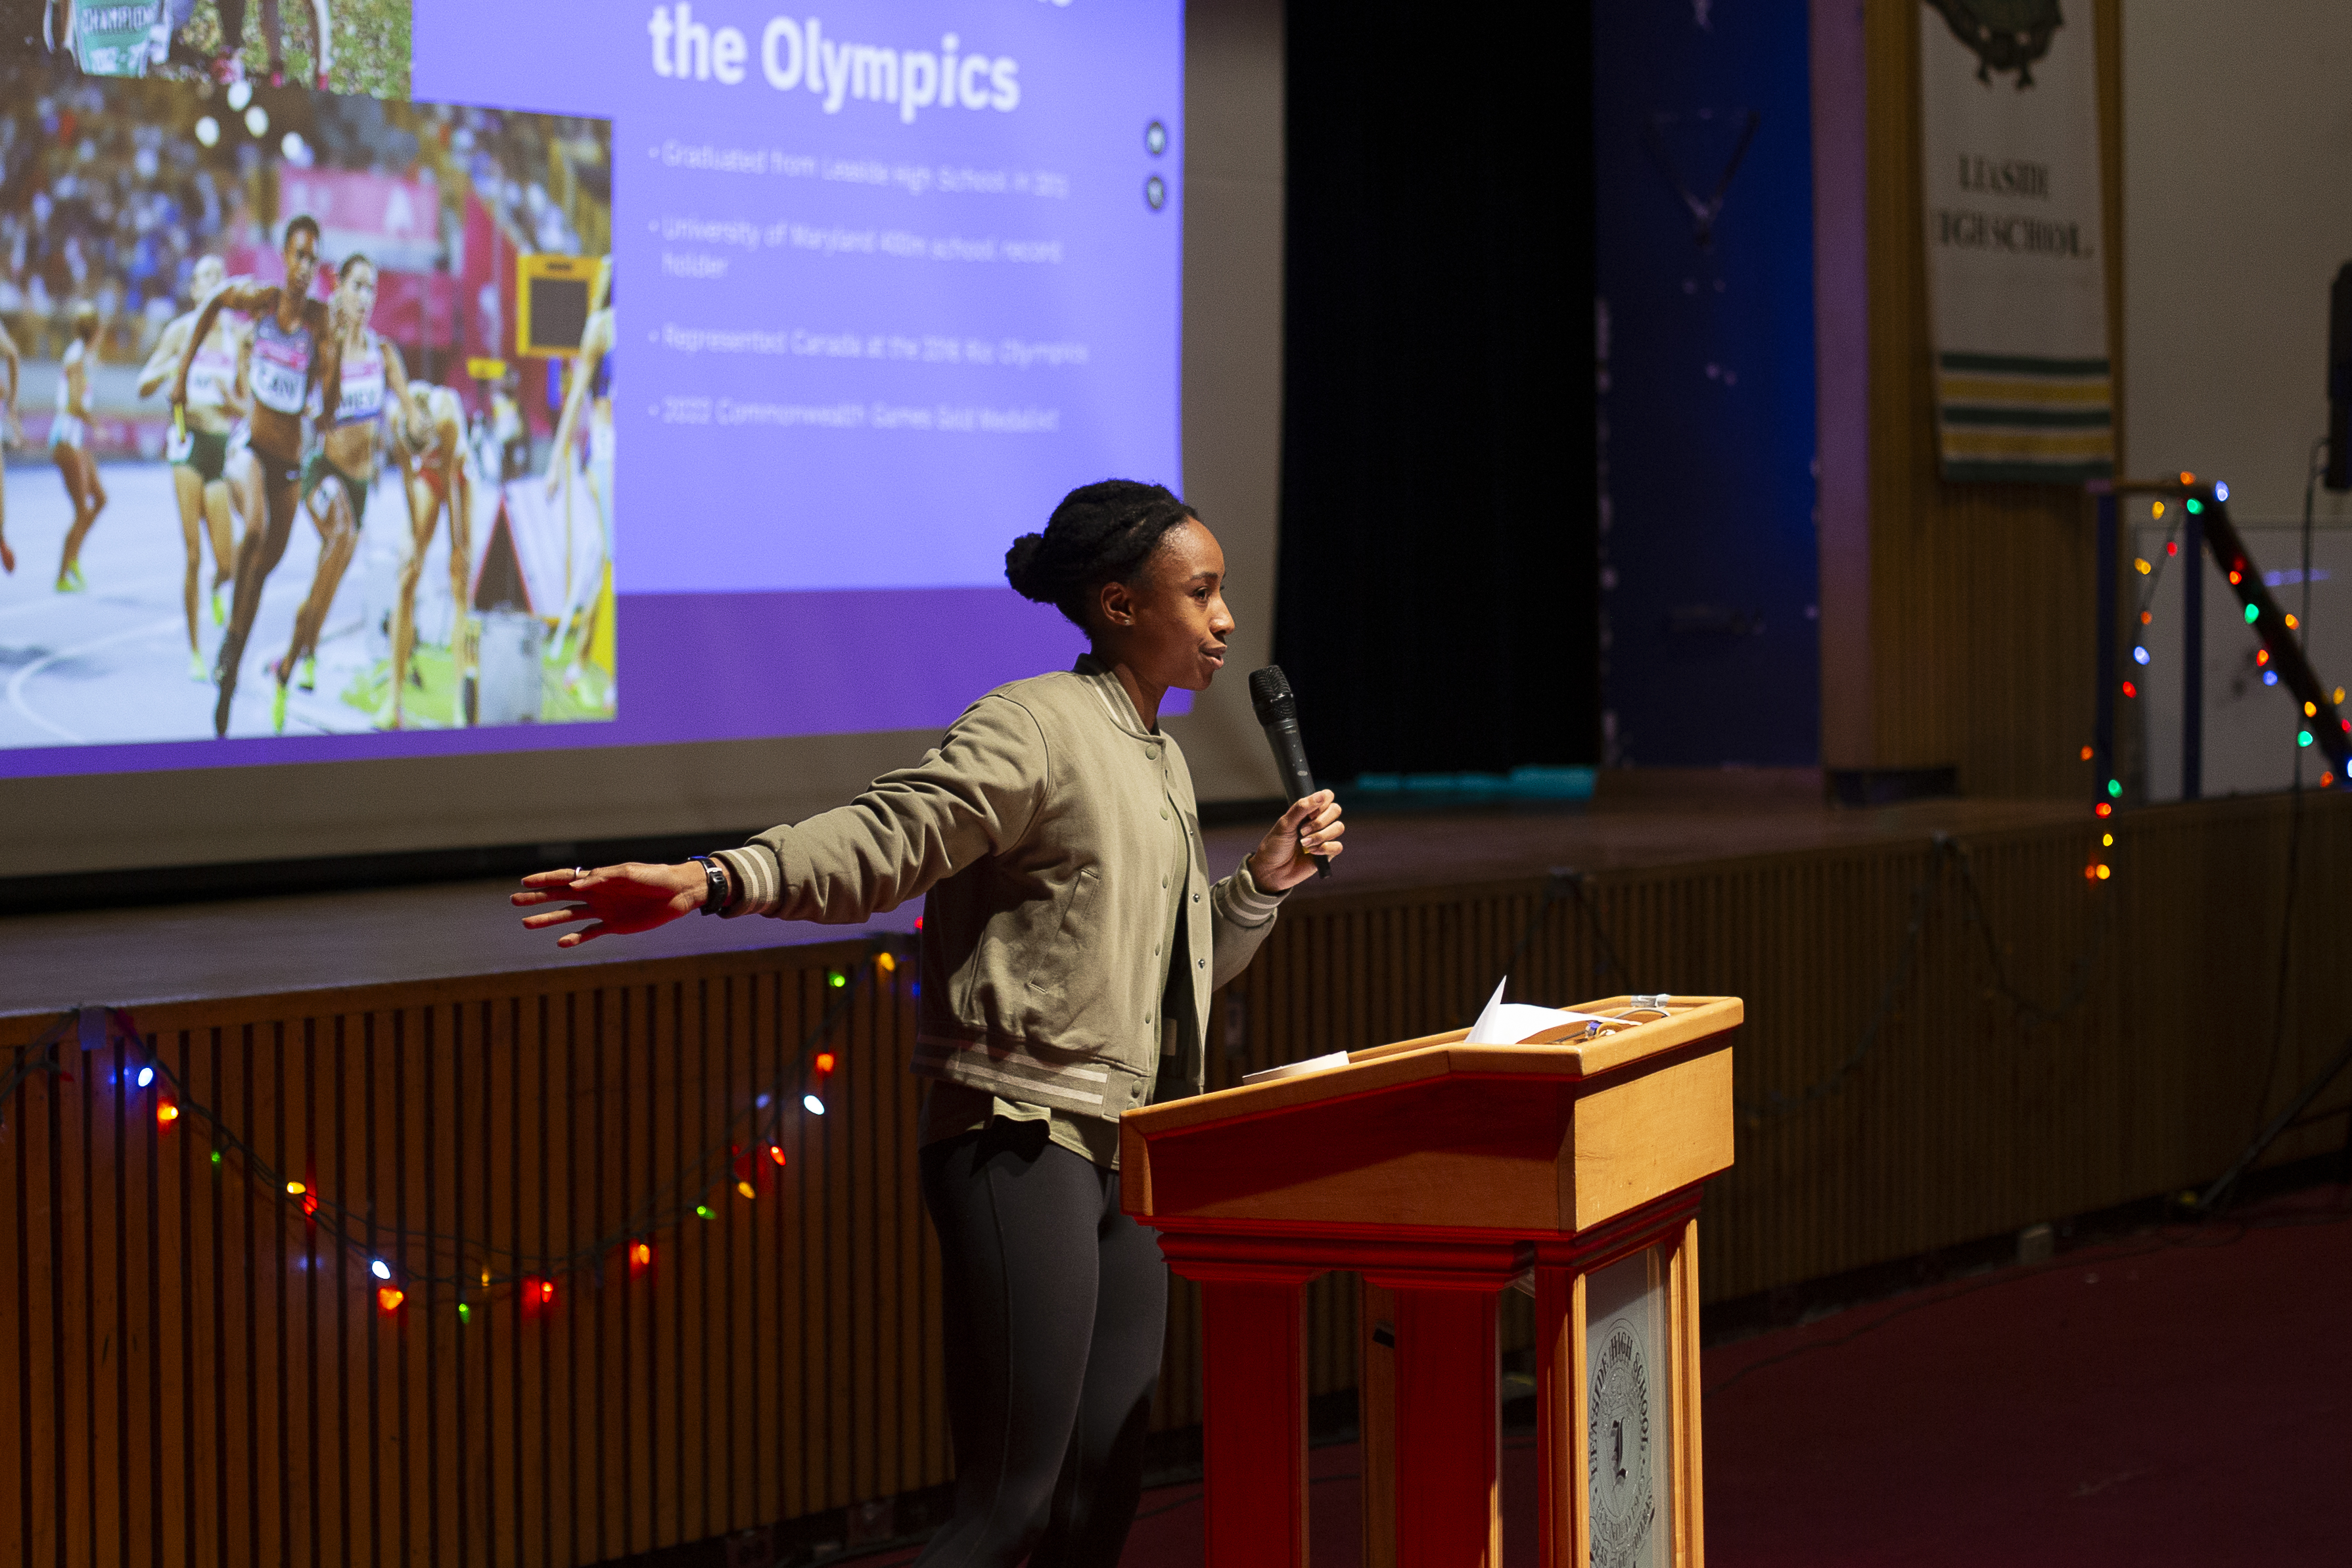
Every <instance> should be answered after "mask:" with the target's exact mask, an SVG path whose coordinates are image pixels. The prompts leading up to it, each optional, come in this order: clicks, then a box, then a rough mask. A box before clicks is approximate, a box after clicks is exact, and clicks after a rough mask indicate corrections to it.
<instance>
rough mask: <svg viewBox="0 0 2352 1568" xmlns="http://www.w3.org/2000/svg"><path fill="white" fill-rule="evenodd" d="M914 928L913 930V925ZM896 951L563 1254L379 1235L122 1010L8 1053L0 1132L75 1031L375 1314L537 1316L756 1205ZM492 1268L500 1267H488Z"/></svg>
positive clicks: (841, 980)
mask: <svg viewBox="0 0 2352 1568" xmlns="http://www.w3.org/2000/svg"><path fill="white" fill-rule="evenodd" d="M917 929H918V930H919V929H921V927H920V922H919V921H918V922H917ZM897 945H898V939H896V938H892V937H887V936H877V937H875V938H873V939H871V940H870V941H869V942H868V943H867V946H866V952H865V954H864V955H863V957H862V958H861V959H860V960H859V961H858V962H857V963H854V964H851V965H849V966H847V967H846V968H835V969H829V970H827V971H826V973H825V983H826V985H827V986H828V987H829V988H830V989H832V990H833V991H835V992H836V993H838V994H837V995H835V997H834V999H833V1000H832V1001H831V1002H830V1003H829V1004H828V1005H827V1006H826V1008H825V1011H824V1016H822V1017H821V1018H819V1019H818V1021H817V1023H816V1025H815V1026H814V1027H813V1028H811V1029H810V1030H809V1032H808V1033H807V1034H806V1035H805V1036H803V1037H802V1039H801V1041H800V1044H799V1045H798V1047H796V1048H795V1049H794V1050H793V1053H792V1055H791V1056H790V1057H789V1058H786V1059H785V1060H784V1061H783V1062H782V1064H780V1065H779V1067H778V1068H777V1070H776V1072H775V1073H774V1075H773V1076H772V1078H771V1079H769V1080H768V1083H767V1085H766V1087H765V1088H764V1089H761V1091H760V1092H758V1093H756V1094H754V1095H753V1096H752V1097H751V1100H749V1101H748V1102H747V1103H746V1104H744V1105H743V1106H742V1107H740V1108H739V1109H738V1110H735V1111H734V1112H732V1113H731V1114H730V1116H729V1117H728V1120H727V1121H726V1123H725V1124H724V1125H723V1126H722V1127H721V1128H720V1130H719V1134H718V1136H717V1137H716V1138H714V1139H713V1140H712V1141H711V1142H709V1143H708V1144H706V1145H704V1146H703V1147H702V1148H701V1149H699V1150H698V1151H696V1152H695V1153H694V1154H693V1155H692V1156H691V1157H689V1158H688V1159H687V1160H686V1161H684V1162H683V1163H681V1165H680V1167H679V1168H678V1170H677V1172H676V1173H674V1174H672V1175H671V1176H670V1177H669V1178H668V1179H667V1181H665V1182H663V1183H662V1184H660V1185H659V1186H658V1187H656V1189H655V1190H654V1191H653V1193H652V1194H649V1195H648V1196H647V1197H646V1199H645V1200H644V1202H642V1203H641V1204H640V1205H638V1206H637V1207H636V1208H635V1210H634V1211H633V1212H632V1213H631V1214H630V1215H629V1216H628V1217H627V1218H626V1219H625V1220H624V1221H623V1222H622V1223H621V1224H620V1225H618V1226H615V1227H614V1228H613V1229H612V1230H610V1231H608V1232H606V1233H605V1234H604V1235H603V1236H601V1237H597V1238H595V1239H594V1240H593V1241H590V1242H587V1243H585V1244H583V1245H582V1246H580V1247H573V1248H571V1249H570V1250H568V1251H564V1252H558V1253H529V1252H525V1251H522V1250H520V1249H519V1248H515V1247H499V1246H497V1245H495V1244H493V1243H490V1242H488V1241H487V1240H484V1241H476V1240H473V1239H470V1238H468V1237H466V1236H464V1235H462V1234H457V1235H451V1234H447V1233H444V1232H437V1231H424V1230H416V1229H409V1228H404V1227H401V1226H383V1225H380V1224H377V1223H375V1222H374V1221H373V1220H371V1219H370V1218H369V1217H367V1216H366V1215H361V1214H357V1213H354V1212H353V1211H352V1210H351V1209H349V1208H346V1207H345V1206H344V1205H342V1204H341V1202H339V1201H337V1200H336V1199H335V1197H334V1196H333V1195H332V1194H326V1193H322V1192H320V1190H319V1189H318V1188H317V1186H316V1185H314V1184H311V1183H309V1182H306V1181H304V1180H302V1179H299V1178H298V1177H293V1176H289V1175H287V1174H285V1173H281V1172H279V1171H277V1170H275V1169H274V1168H272V1166H271V1165H270V1163H269V1162H268V1161H267V1160H266V1159H264V1158H263V1157H262V1156H261V1154H260V1153H259V1152H258V1151H257V1150H256V1149H255V1148H254V1147H253V1145H252V1144H251V1143H249V1142H247V1141H246V1139H245V1138H244V1137H243V1136H242V1135H241V1134H239V1133H238V1132H237V1131H236V1129H234V1128H232V1127H230V1126H229V1125H228V1124H227V1122H226V1121H225V1120H223V1118H222V1117H221V1116H220V1115H219V1113H218V1112H216V1111H215V1110H213V1109H212V1108H211V1107H210V1106H208V1105H206V1104H205V1103H204V1102H203V1101H202V1100H198V1099H197V1098H196V1097H195V1096H194V1095H193V1094H192V1093H190V1092H189V1091H188V1088H187V1085H186V1084H185V1083H184V1081H183V1080H182V1079H181V1078H180V1076H179V1075H178V1074H177V1073H176V1072H174V1071H173V1068H172V1067H171V1065H170V1064H169V1063H168V1062H166V1061H164V1060H163V1058H162V1057H161V1056H160V1055H158V1054H156V1052H155V1047H154V1044H153V1042H152V1037H149V1036H147V1035H146V1034H144V1033H143V1032H142V1030H141V1029H140V1028H139V1026H138V1021H137V1020H136V1018H134V1017H133V1016H132V1015H131V1012H130V1011H129V1010H128V1009H126V1008H120V1007H109V1008H102V1009H101V1008H78V1009H75V1010H73V1011H70V1012H68V1013H66V1014H65V1015H63V1016H61V1017H60V1018H59V1019H58V1021H57V1022H56V1023H55V1024H52V1025H51V1026H49V1027H48V1028H47V1030H45V1031H44V1032H43V1033H42V1034H41V1035H40V1036H39V1037H37V1038H36V1039H34V1040H33V1041H32V1042H31V1043H30V1044H29V1045H26V1046H25V1047H21V1048H19V1049H18V1051H17V1053H16V1061H15V1063H14V1064H12V1065H11V1066H10V1067H9V1068H8V1069H7V1071H6V1072H5V1074H0V1126H5V1113H6V1110H7V1107H8V1104H9V1102H10V1100H11V1099H12V1098H13V1096H14V1095H15V1094H16V1091H17V1090H18V1089H21V1088H22V1087H23V1086H24V1084H25V1083H26V1082H27V1081H29V1080H30V1079H31V1078H32V1077H33V1076H34V1075H35V1074H36V1073H40V1072H48V1073H51V1074H55V1075H57V1076H58V1077H61V1078H64V1079H68V1080H70V1079H71V1078H72V1074H70V1073H68V1072H67V1071H66V1070H65V1068H63V1066H62V1065H61V1064H60V1063H59V1062H58V1060H57V1052H58V1047H59V1046H60V1045H61V1044H62V1043H63V1042H64V1041H65V1039H66V1038H67V1037H68V1036H71V1035H75V1034H77V1033H79V1036H80V1037H81V1041H82V1045H83V1047H84V1048H85V1049H96V1048H100V1047H106V1046H112V1045H117V1044H123V1045H128V1046H130V1047H132V1048H133V1049H136V1050H138V1051H140V1052H141V1053H142V1056H141V1057H140V1058H139V1059H138V1060H137V1063H136V1065H135V1066H133V1067H128V1068H125V1069H124V1072H123V1073H122V1075H121V1077H122V1078H127V1079H129V1080H130V1084H129V1087H128V1088H126V1089H124V1092H125V1093H131V1094H144V1093H147V1092H149V1091H150V1090H152V1093H153V1114H154V1118H155V1125H156V1131H157V1133H158V1135H159V1136H161V1135H163V1134H164V1133H167V1132H170V1131H174V1130H176V1129H178V1128H179V1127H180V1124H181V1123H183V1122H201V1123H203V1124H204V1125H205V1126H206V1127H207V1128H208V1129H209V1130H210V1133H211V1144H212V1148H211V1160H212V1163H213V1165H214V1166H215V1168H216V1169H226V1168H227V1167H228V1165H229V1163H231V1162H232V1161H234V1162H235V1163H236V1166H237V1168H238V1169H240V1170H241V1171H242V1172H243V1173H245V1174H246V1175H247V1177H248V1178H249V1179H251V1180H252V1181H253V1182H255V1183H256V1184H257V1185H259V1186H261V1187H262V1188H263V1189H264V1190H266V1191H268V1193H269V1194H272V1195H273V1196H274V1197H275V1198H277V1199H278V1201H280V1202H283V1203H285V1204H287V1205H289V1206H290V1207H292V1208H295V1209H297V1210H299V1212H300V1214H301V1215H302V1218H303V1221H304V1223H305V1224H306V1225H307V1226H310V1228H311V1230H312V1231H313V1232H314V1233H317V1234H320V1235H323V1236H324V1237H326V1238H327V1239H328V1240H329V1241H330V1242H331V1244H333V1245H334V1246H337V1247H342V1248H343V1249H344V1250H345V1251H346V1252H347V1253H348V1254H350V1255H351V1256H352V1257H353V1258H357V1259H359V1260H360V1261H361V1262H362V1263H363V1264H364V1266H365V1268H366V1269H367V1273H368V1275H369V1277H370V1278H372V1279H373V1280H374V1281H375V1282H376V1305H377V1308H378V1310H381V1311H383V1312H384V1313H387V1314H390V1313H394V1312H397V1311H399V1310H401V1309H402V1307H403V1306H404V1304H405V1303H406V1301H407V1300H408V1296H409V1292H410V1291H411V1290H413V1289H415V1288H417V1287H420V1286H447V1287H450V1288H453V1289H455V1290H456V1292H457V1298H458V1300H457V1316H458V1318H459V1320H460V1321H466V1320H469V1319H470V1318H471V1317H472V1315H473V1309H474V1308H475V1307H476V1306H478V1305H482V1304H486V1303H487V1302H488V1301H489V1300H492V1299H493V1298H495V1297H496V1296H498V1295H499V1294H500V1293H502V1292H504V1291H505V1290H507V1289H509V1288H516V1289H520V1294H521V1296H522V1299H523V1300H524V1302H525V1303H526V1304H527V1305H529V1306H531V1307H534V1308H546V1307H550V1306H551V1305H552V1304H553V1303H554V1302H555V1300H556V1299H557V1295H558V1287H559V1284H560V1283H562V1282H568V1281H570V1280H572V1279H576V1278H579V1277H582V1276H591V1277H601V1275H602V1273H603V1270H604V1260H605V1259H606V1258H608V1257H610V1256H611V1255H612V1254H614V1253H615V1252H620V1253H622V1254H623V1255H624V1257H625V1258H626V1260H627V1263H628V1267H629V1270H630V1272H631V1273H632V1274H636V1273H642V1272H643V1271H644V1270H645V1269H646V1268H649V1267H650V1266H651V1265H652V1262H653V1243H654V1240H655V1238H656V1237H659V1236H661V1235H662V1234H664V1233H666V1232H668V1231H672V1230H675V1229H677V1228H678V1227H681V1226H685V1225H686V1224H687V1223H688V1222H689V1221H695V1220H710V1219H714V1218H716V1217H717V1211H716V1209H715V1208H714V1207H713V1206H712V1200H713V1199H714V1198H716V1197H718V1196H719V1195H720V1194H722V1193H723V1192H725V1191H730V1190H731V1191H732V1192H733V1193H734V1194H736V1195H738V1196H739V1197H741V1198H743V1199H744V1200H746V1201H756V1200H757V1199H758V1197H759V1195H760V1193H759V1182H758V1176H759V1173H760V1170H761V1166H762V1165H763V1164H764V1165H766V1166H768V1167H770V1168H772V1169H775V1170H782V1169H784V1168H785V1167H786V1166H787V1164H788V1163H789V1162H788V1158H787V1156H786V1154H785V1152H784V1148H783V1143H782V1127H783V1118H784V1117H785V1116H786V1115H787V1114H788V1113H789V1112H790V1111H791V1110H793V1109H795V1108H797V1109H798V1110H801V1111H802V1112H803V1113H805V1114H807V1115H810V1116H823V1115H824V1114H825V1113H826V1110H827V1092H826V1091H827V1089H829V1087H830V1085H831V1082H832V1078H833V1073H834V1069H835V1066H836V1065H837V1061H838V1058H837V1057H836V1056H835V1053H834V1052H833V1051H832V1050H830V1049H818V1048H817V1047H820V1046H822V1045H823V1044H824V1042H825V1041H826V1040H827V1039H828V1038H829V1037H831V1036H832V1034H833V1032H834V1030H835V1029H836V1028H837V1027H839V1026H840V1024H841V1022H842V1020H843V1019H844V1018H845V1016H847V1015H848V1012H849V1009H850V1008H851V1006H852V1005H855V1003H856V992H855V991H853V990H852V989H851V980H852V977H853V975H854V974H855V973H857V972H860V971H863V972H864V973H866V974H867V975H869V976H872V977H875V978H877V979H878V978H882V977H887V976H888V975H890V974H892V973H895V972H896V971H897V969H898V953H897V952H896V947H897ZM118 1081H120V1080H118ZM795 1088H797V1089H799V1091H800V1092H799V1093H798V1095H797V1096H796V1097H795V1096H794V1095H793V1089H795ZM739 1129H740V1130H741V1131H739ZM745 1134H748V1139H747V1137H746V1136H745ZM419 1251H421V1252H422V1253H423V1254H424V1255H425V1264H424V1266H423V1267H418V1266H417V1264H416V1262H415V1254H416V1253H418V1252H419ZM445 1252H446V1253H447V1254H449V1255H450V1256H452V1257H453V1258H454V1259H455V1262H456V1266H455V1267H450V1268H442V1267H440V1266H439V1263H438V1256H437V1255H439V1254H442V1253H445ZM469 1258H470V1259H472V1260H474V1262H473V1263H472V1264H471V1265H469V1264H468V1263H467V1260H468V1259H469ZM492 1259H496V1260H499V1262H500V1263H502V1264H503V1265H504V1267H502V1268H494V1267H491V1266H490V1260H492Z"/></svg>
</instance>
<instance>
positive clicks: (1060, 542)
mask: <svg viewBox="0 0 2352 1568" xmlns="http://www.w3.org/2000/svg"><path fill="white" fill-rule="evenodd" d="M1185 521H1198V520H1197V519H1195V518H1194V517H1193V515H1192V508H1190V507H1188V506H1186V505H1185V504H1184V503H1183V502H1182V501H1181V500H1177V499H1176V497H1175V495H1174V494H1173V493H1172V492H1171V491H1170V490H1169V489H1168V488H1167V487H1166V486H1164V485H1147V484H1141V483H1139V482H1138V481H1136V480H1134V479H1104V480H1102V481H1100V482H1099V483H1097V484H1091V485H1081V486H1079V487H1078V488H1077V489H1074V490H1072V491H1071V492H1070V493H1069V494H1068V495H1066V496H1064V497H1063V498H1062V504H1061V505H1059V506H1057V507H1055V509H1054V515H1053V516H1052V517H1050V518H1048V519H1046V520H1045V532H1043V533H1024V534H1023V535H1022V536H1021V537H1020V538H1018V539H1016V540H1014V541H1013V548H1012V549H1010V550H1008V551H1006V552H1004V580H1005V581H1006V582H1008V583H1010V584H1013V591H1014V592H1015V593H1017V594H1019V595H1021V596H1022V597H1023V598H1024V599H1034V600H1035V601H1036V602H1037V603H1039V604H1041V605H1053V606H1054V607H1055V609H1057V610H1059V611H1061V612H1062V614H1063V615H1065V616H1068V617H1069V618H1070V621H1071V623H1072V624H1073V625H1075V626H1076V627H1077V628H1078V629H1079V630H1080V631H1083V632H1087V633H1088V634H1091V633H1092V632H1093V631H1094V627H1092V626H1088V625H1087V606H1088V605H1090V604H1091V603H1092V602H1093V600H1094V595H1095V591H1096V590H1097V589H1098V588H1100V587H1101V586H1102V585H1103V584H1105V583H1125V584H1129V585H1130V586H1132V585H1134V584H1136V583H1137V582H1138V581H1139V580H1140V579H1141V577H1142V575H1143V571H1144V566H1145V563H1148V562H1149V561H1150V559H1151V552H1153V551H1155V550H1158V549H1159V548H1160V541H1161V540H1162V539H1163V538H1165V537H1166V536H1167V533H1168V531H1169V530H1170V529H1171V528H1174V527H1175V526H1176V525H1177V524H1179V523H1181V522H1185Z"/></svg>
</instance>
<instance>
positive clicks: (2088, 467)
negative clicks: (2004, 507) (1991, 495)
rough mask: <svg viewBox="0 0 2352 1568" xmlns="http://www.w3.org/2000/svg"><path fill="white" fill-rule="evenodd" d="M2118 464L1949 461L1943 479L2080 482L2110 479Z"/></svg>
mask: <svg viewBox="0 0 2352 1568" xmlns="http://www.w3.org/2000/svg"><path fill="white" fill-rule="evenodd" d="M2115 477H2116V466H2115V464H2113V463H2110V462H2105V461H2102V462H2095V463H1994V462H1987V463H1946V464H1945V465H1944V478H1945V479H1947V480H1949V481H1950V482H1952V483H1954V484H1964V483H1976V484H2003V485H2019V484H2022V485H2079V484H2086V483H2088V482H2089V481H2090V480H2092V479H2114V478H2115Z"/></svg>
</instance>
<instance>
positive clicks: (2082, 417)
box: [1944, 405, 2116, 430]
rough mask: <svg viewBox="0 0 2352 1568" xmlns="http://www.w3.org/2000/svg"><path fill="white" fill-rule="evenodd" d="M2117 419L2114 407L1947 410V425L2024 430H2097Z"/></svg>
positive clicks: (1954, 406) (1955, 406) (1951, 408)
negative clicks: (2006, 427)
mask: <svg viewBox="0 0 2352 1568" xmlns="http://www.w3.org/2000/svg"><path fill="white" fill-rule="evenodd" d="M2115 422H2116V416H2115V411H2114V410H2113V409H2111V408H2080V409H2075V408H2066V409H2058V408H1985V407H1979V406H1969V405H1950V406H1948V407H1946V408H1945V410H1944V423H1945V424H1947V425H1969V426H1984V425H1993V426H2000V425H2014V426H2017V427H2018V428H2019V429H2021V430H2095V429H2099V428H2102V427H2104V426H2109V425H2112V424H2114V423H2115Z"/></svg>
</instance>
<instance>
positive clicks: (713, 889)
mask: <svg viewBox="0 0 2352 1568" xmlns="http://www.w3.org/2000/svg"><path fill="white" fill-rule="evenodd" d="M694 863H695V864H696V865H698V866H699V867H701V868H702V881H703V889H702V912H703V913H704V914H706V915H715V914H717V913H719V911H720V910H724V909H725V908H726V907H727V891H728V888H727V873H726V872H725V871H723V870H721V869H719V862H718V861H716V860H713V859H712V858H710V857H709V856H708V855H697V856H695V857H694Z"/></svg>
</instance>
